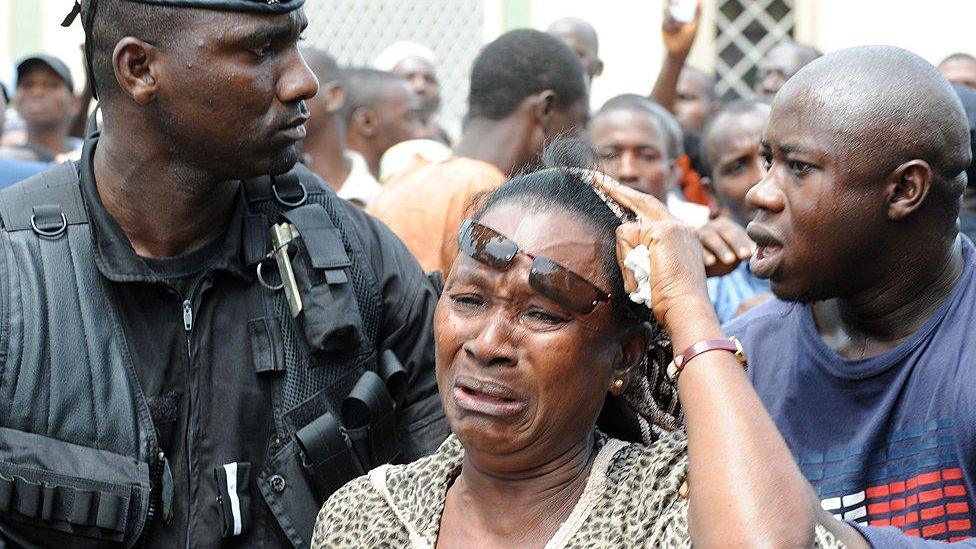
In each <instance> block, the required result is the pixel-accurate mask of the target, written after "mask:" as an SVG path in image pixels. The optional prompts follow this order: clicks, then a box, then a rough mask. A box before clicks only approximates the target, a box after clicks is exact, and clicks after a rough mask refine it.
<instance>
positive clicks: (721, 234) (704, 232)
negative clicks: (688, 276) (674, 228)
mask: <svg viewBox="0 0 976 549" xmlns="http://www.w3.org/2000/svg"><path fill="white" fill-rule="evenodd" d="M698 238H699V239H700V240H701V243H702V247H703V248H704V249H705V275H706V276H710V277H711V276H723V275H727V274H729V273H731V272H732V271H733V270H735V268H736V267H738V266H739V263H740V262H742V261H748V260H749V258H750V257H752V254H753V252H754V251H755V249H756V244H755V243H754V242H753V241H752V240H750V239H749V237H748V236H747V235H746V231H745V229H743V228H742V227H741V226H740V225H739V224H738V223H736V222H734V221H732V220H731V219H729V218H727V217H717V218H715V219H712V220H709V221H708V223H705V225H703V226H702V227H701V228H700V229H698Z"/></svg>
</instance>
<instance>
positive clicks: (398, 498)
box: [312, 431, 844, 549]
mask: <svg viewBox="0 0 976 549" xmlns="http://www.w3.org/2000/svg"><path fill="white" fill-rule="evenodd" d="M597 445H598V448H600V453H599V454H598V455H597V458H596V461H594V464H593V470H592V472H591V473H590V479H589V480H588V482H587V485H586V488H585V489H584V492H583V496H582V497H581V498H580V503H578V504H577V506H576V509H574V511H573V513H572V514H571V515H570V518H569V519H568V520H567V521H566V523H564V524H563V527H562V528H560V530H559V532H557V534H556V536H555V537H554V538H553V539H552V540H551V541H550V542H549V544H547V545H546V549H555V548H557V547H559V548H565V549H584V548H585V549H589V548H599V547H655V548H670V547H691V538H690V537H689V535H688V521H687V517H688V500H687V499H684V498H682V497H681V496H680V495H679V489H680V488H681V484H682V483H683V481H684V479H685V476H686V474H687V471H688V453H687V439H686V437H685V435H684V433H683V432H681V431H679V432H676V433H673V434H670V435H668V436H666V437H664V438H662V439H661V440H659V441H657V442H656V443H654V444H653V445H651V446H644V445H641V444H628V443H624V442H621V441H618V440H615V439H608V438H607V437H606V436H605V435H603V434H601V433H598V434H597ZM463 456H464V449H463V448H462V447H461V443H460V442H459V441H458V439H457V437H455V436H453V435H452V436H451V437H450V438H448V439H447V440H446V441H445V442H444V443H443V444H442V445H441V447H440V448H439V449H438V450H437V452H436V453H434V454H433V455H431V456H428V457H426V458H423V459H420V460H417V461H415V462H413V463H410V464H407V465H397V466H388V465H386V466H383V467H380V468H378V469H375V470H373V471H371V472H370V473H369V475H367V476H363V477H360V478H358V479H356V480H354V481H352V482H350V483H349V484H347V485H345V486H343V487H342V488H341V489H340V490H339V491H338V492H336V493H335V494H333V495H332V497H330V498H329V500H328V501H326V503H325V505H324V506H323V507H322V509H321V510H320V511H319V515H318V519H317V520H316V521H315V532H314V534H313V537H312V547H313V548H326V547H327V548H352V547H356V548H375V547H389V548H411V549H433V548H434V546H435V545H436V543H437V534H438V528H439V527H440V519H441V514H442V513H443V511H444V500H445V498H446V495H447V489H448V488H449V487H450V485H451V483H452V482H453V481H454V479H455V478H457V476H458V474H460V471H461V462H462V459H463ZM815 547H821V548H830V549H834V548H843V547H844V545H843V544H842V543H841V542H839V541H837V540H836V539H835V538H834V537H833V536H832V535H831V534H830V533H829V532H827V531H826V530H824V529H823V528H822V527H821V526H817V532H816V542H815Z"/></svg>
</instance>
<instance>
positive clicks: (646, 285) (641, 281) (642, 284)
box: [624, 244, 651, 307]
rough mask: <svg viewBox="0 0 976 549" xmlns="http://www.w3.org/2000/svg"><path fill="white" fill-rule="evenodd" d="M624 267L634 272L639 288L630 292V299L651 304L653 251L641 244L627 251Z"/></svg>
mask: <svg viewBox="0 0 976 549" xmlns="http://www.w3.org/2000/svg"><path fill="white" fill-rule="evenodd" d="M624 267H626V268H628V269H630V270H631V272H633V273H634V279H635V280H636V281H637V289H636V290H634V291H633V292H631V293H630V300H631V301H633V302H634V303H643V304H644V305H647V306H648V307H650V306H651V251H650V250H648V249H647V246H645V245H643V244H640V245H639V246H637V247H636V248H634V249H632V250H630V251H629V252H627V255H626V257H624Z"/></svg>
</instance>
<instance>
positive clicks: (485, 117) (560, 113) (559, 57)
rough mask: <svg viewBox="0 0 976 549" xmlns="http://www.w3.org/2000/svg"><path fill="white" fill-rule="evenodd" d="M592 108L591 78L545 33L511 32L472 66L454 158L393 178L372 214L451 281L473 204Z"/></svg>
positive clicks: (573, 129)
mask: <svg viewBox="0 0 976 549" xmlns="http://www.w3.org/2000/svg"><path fill="white" fill-rule="evenodd" d="M588 104H589V93H588V86H587V77H586V73H585V72H584V70H583V65H582V64H581V63H580V60H579V58H578V57H576V54H574V53H573V51H572V50H570V49H569V48H568V47H567V46H566V45H565V44H563V43H562V42H561V41H560V40H559V39H557V38H554V37H552V36H550V35H548V34H545V33H543V32H539V31H535V30H528V29H519V30H514V31H510V32H508V33H506V34H504V35H502V36H501V37H499V38H498V39H497V40H495V41H494V42H492V43H490V44H488V45H487V46H485V47H484V48H483V49H482V50H481V53H479V54H478V57H477V58H476V59H475V61H474V66H473V68H472V71H471V88H470V93H469V96H468V117H467V124H466V125H465V129H464V133H463V134H462V135H461V141H460V142H459V143H458V146H457V147H456V149H455V153H456V156H455V157H454V158H451V159H448V160H445V161H443V162H437V163H433V164H427V165H424V166H421V167H419V168H416V169H413V170H411V171H408V172H406V173H404V174H402V175H399V176H397V177H395V178H393V179H392V180H391V181H390V182H388V183H387V184H386V185H385V186H384V189H383V192H382V193H381V194H380V195H379V196H378V197H377V198H376V199H375V200H374V201H373V202H372V204H370V207H369V210H368V211H369V212H370V213H371V214H373V215H374V216H376V217H378V218H379V219H380V220H381V221H383V222H384V223H386V224H387V225H389V227H390V228H391V229H393V232H395V233H396V234H397V236H399V237H400V238H401V239H402V240H403V241H404V243H405V244H406V245H407V248H409V249H410V251H411V252H412V253H413V254H414V255H415V256H416V257H417V259H418V260H419V261H420V264H421V266H422V267H423V268H424V270H425V271H427V272H431V271H441V272H443V273H444V274H447V273H448V272H450V269H451V265H452V264H453V263H454V256H455V255H457V242H456V239H457V232H458V229H459V228H460V226H461V222H462V221H463V220H464V218H465V215H466V213H467V212H468V207H469V205H470V203H471V201H472V199H473V198H475V196H476V195H477V194H478V193H479V192H482V191H485V190H488V189H493V188H495V187H497V186H498V185H501V184H502V183H503V182H504V181H505V180H506V179H507V177H508V175H510V174H512V173H515V172H517V171H519V170H521V169H523V168H525V167H527V166H531V165H532V164H535V163H536V162H537V161H538V156H539V154H540V153H541V152H542V148H543V146H544V144H545V143H546V142H547V141H550V140H552V139H554V138H555V137H557V136H567V135H570V136H571V135H575V134H577V133H578V132H579V130H580V129H581V128H582V126H583V125H584V124H585V123H586V120H587V117H588V113H589V108H588Z"/></svg>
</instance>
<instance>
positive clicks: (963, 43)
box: [795, 0, 976, 64]
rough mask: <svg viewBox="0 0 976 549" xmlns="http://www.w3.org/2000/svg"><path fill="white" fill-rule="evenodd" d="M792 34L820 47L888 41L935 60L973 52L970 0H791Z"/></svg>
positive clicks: (974, 18)
mask: <svg viewBox="0 0 976 549" xmlns="http://www.w3.org/2000/svg"><path fill="white" fill-rule="evenodd" d="M795 10H796V12H797V16H798V17H797V18H798V21H797V29H796V30H797V35H798V37H799V38H800V39H801V40H803V41H807V42H808V43H810V44H812V45H814V46H817V47H818V48H820V49H821V50H823V51H833V50H838V49H842V48H848V47H851V46H858V45H866V44H889V45H892V46H899V47H902V48H906V49H909V50H912V51H914V52H915V53H917V54H919V55H921V56H922V57H924V58H925V59H927V60H928V61H929V62H931V63H933V64H935V63H938V62H939V61H941V60H942V59H943V58H945V57H946V56H948V55H949V54H951V53H955V52H966V53H970V54H974V55H976V28H974V26H976V2H974V1H972V0H925V1H924V2H917V1H914V0H796V7H795Z"/></svg>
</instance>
